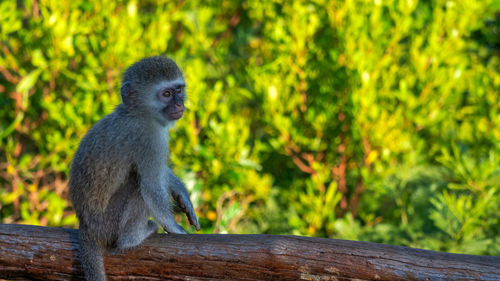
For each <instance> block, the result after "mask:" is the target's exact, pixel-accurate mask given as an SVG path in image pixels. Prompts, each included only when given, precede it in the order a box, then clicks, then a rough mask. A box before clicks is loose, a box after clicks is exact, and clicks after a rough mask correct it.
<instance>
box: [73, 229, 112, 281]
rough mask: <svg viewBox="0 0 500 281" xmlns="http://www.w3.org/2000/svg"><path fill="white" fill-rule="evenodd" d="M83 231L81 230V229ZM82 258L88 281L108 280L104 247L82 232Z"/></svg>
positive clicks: (80, 237)
mask: <svg viewBox="0 0 500 281" xmlns="http://www.w3.org/2000/svg"><path fill="white" fill-rule="evenodd" d="M80 231H81V230H80ZM79 240H80V259H81V261H82V268H83V272H84V273H85V278H86V279H87V281H106V271H105V270H104V257H103V249H102V248H101V247H100V246H99V244H98V243H97V242H96V241H94V240H93V239H88V238H87V237H85V235H82V233H81V232H80V235H79Z"/></svg>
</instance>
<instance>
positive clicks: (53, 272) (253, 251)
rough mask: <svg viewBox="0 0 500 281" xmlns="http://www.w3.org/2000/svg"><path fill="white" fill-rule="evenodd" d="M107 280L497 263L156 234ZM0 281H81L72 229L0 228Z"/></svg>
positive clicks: (329, 242) (406, 251)
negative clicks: (6, 280) (13, 280)
mask: <svg viewBox="0 0 500 281" xmlns="http://www.w3.org/2000/svg"><path fill="white" fill-rule="evenodd" d="M105 263H106V271H107V274H108V278H109V279H110V280H123V279H141V280H220V279H229V280H353V279H356V280H500V257H488V256H472V255H460V254H449V253H441V252H434V251H427V250H420V249H413V248H408V247H400V246H391V245H384V244H376V243H368V242H357V241H346V240H336V239H326V238H312V237H299V236H283V235H215V234H212V235H206V234H205V235H201V234H199V235H198V234H192V235H171V234H169V235H166V234H163V235H160V234H155V235H153V236H152V237H151V238H149V239H147V240H146V241H145V242H144V244H143V245H142V246H140V247H138V248H136V249H133V250H130V251H127V252H126V253H121V254H116V255H107V256H106V257H105ZM0 278H6V279H11V280H12V279H22V280H25V279H31V280H83V274H82V271H81V265H80V258H79V256H78V231H77V230H74V229H65V228H51V227H41V226H29V225H12V224H0Z"/></svg>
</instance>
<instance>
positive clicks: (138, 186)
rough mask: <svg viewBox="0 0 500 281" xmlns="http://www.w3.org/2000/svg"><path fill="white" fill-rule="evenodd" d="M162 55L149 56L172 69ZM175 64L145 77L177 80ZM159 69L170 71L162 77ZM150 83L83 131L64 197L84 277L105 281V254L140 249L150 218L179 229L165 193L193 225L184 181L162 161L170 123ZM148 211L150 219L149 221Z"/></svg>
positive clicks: (129, 93) (172, 229) (153, 225)
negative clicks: (76, 226) (73, 219)
mask: <svg viewBox="0 0 500 281" xmlns="http://www.w3.org/2000/svg"><path fill="white" fill-rule="evenodd" d="M147 60H148V59H145V60H143V61H140V62H138V63H136V64H134V65H138V64H140V67H135V68H136V69H138V71H141V70H142V71H144V69H148V68H147V67H146V66H145V65H144V63H145V62H144V61H146V62H147ZM161 60H162V57H154V61H155V62H156V64H155V66H156V67H167V66H168V67H173V66H172V64H171V62H173V61H172V60H170V59H167V58H163V60H165V61H164V63H163V64H162V63H161ZM141 63H142V64H141ZM134 65H133V66H131V67H130V68H129V69H128V70H127V72H126V73H127V74H128V75H129V77H141V74H140V73H138V74H134V73H133V71H131V70H130V69H134ZM174 66H175V69H174V70H172V69H166V70H165V69H159V70H158V71H157V73H158V75H160V77H152V76H151V75H153V73H154V72H153V71H152V70H151V69H149V70H148V72H147V78H148V79H149V80H148V81H149V82H150V81H156V83H158V82H159V81H170V80H173V78H182V76H181V75H182V74H181V73H180V71H179V70H178V68H177V66H176V65H175V63H174ZM165 73H167V74H172V73H174V74H176V75H174V76H169V77H165V76H161V75H164V74H165ZM135 82H136V83H139V82H140V81H135ZM152 86H153V85H149V86H147V85H146V84H143V85H142V86H141V87H134V85H130V86H127V87H125V88H126V91H127V92H124V93H123V92H122V96H123V97H124V100H123V104H120V105H119V106H118V107H117V108H116V109H115V111H114V112H113V113H111V114H109V115H107V116H105V117H104V118H102V119H101V120H100V121H99V122H97V123H96V124H95V125H94V126H93V127H92V128H91V129H90V130H89V132H88V133H87V135H86V136H85V137H84V138H83V139H82V141H81V143H80V146H79V147H78V150H77V152H76V154H75V156H74V159H73V164H72V167H71V171H70V180H69V194H70V199H71V201H72V202H73V206H74V208H75V210H76V214H77V216H78V219H79V221H80V234H79V238H80V255H81V259H82V266H83V270H84V273H85V276H86V278H87V280H99V281H101V280H106V274H105V270H104V263H103V253H105V252H106V251H111V252H112V253H114V252H118V251H123V250H126V249H128V248H131V247H135V246H138V245H139V244H141V243H142V242H143V240H144V239H146V238H147V237H148V236H149V235H151V234H152V233H154V232H156V231H157V229H158V224H157V223H156V222H158V223H159V224H160V225H161V226H162V227H163V228H164V229H165V231H167V232H169V233H185V231H184V229H183V228H182V227H181V226H180V225H178V224H177V223H176V222H175V220H174V216H173V214H172V210H171V209H172V208H171V207H172V206H171V205H172V202H171V201H172V200H171V198H174V200H175V203H177V204H178V205H179V206H180V207H181V209H182V210H183V211H184V212H185V213H186V214H187V216H188V219H189V221H190V222H191V224H192V225H194V226H195V227H196V229H197V230H199V224H198V221H197V218H196V215H195V213H194V210H193V206H192V204H191V201H190V200H189V194H188V192H187V190H186V188H185V186H184V184H183V183H182V181H181V180H180V179H179V178H178V177H177V176H175V175H174V174H173V172H172V170H170V168H169V167H167V166H166V162H167V157H168V128H169V127H170V126H171V125H172V124H173V123H174V122H175V120H168V119H166V118H164V117H162V116H164V115H162V113H160V111H159V109H160V105H156V104H155V103H158V101H157V97H156V94H155V93H153V92H152V90H151V89H153V87H152ZM122 91H123V87H122ZM129 97H130V98H132V99H133V102H131V100H128V98H129ZM184 97H185V95H184V94H182V100H181V102H182V103H183V100H184ZM173 100H174V99H173ZM175 101H176V102H177V103H178V102H179V98H176V99H175ZM147 102H149V104H148V105H146V103H147ZM163 105H164V104H163ZM163 105H161V106H163ZM162 118H163V119H162ZM150 216H152V217H153V218H154V219H155V221H156V222H154V221H151V220H148V218H149V217H150Z"/></svg>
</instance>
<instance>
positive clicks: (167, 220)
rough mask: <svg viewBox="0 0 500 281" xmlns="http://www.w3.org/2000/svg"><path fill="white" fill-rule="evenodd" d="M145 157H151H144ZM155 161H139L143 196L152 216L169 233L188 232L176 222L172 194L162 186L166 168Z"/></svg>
mask: <svg viewBox="0 0 500 281" xmlns="http://www.w3.org/2000/svg"><path fill="white" fill-rule="evenodd" d="M144 159H151V158H148V157H144ZM155 164H156V163H155V161H151V162H147V161H144V160H142V161H138V163H137V171H138V173H139V178H140V183H139V188H140V190H141V195H142V198H143V199H144V202H145V203H146V206H147V208H148V210H149V213H150V214H151V216H152V217H153V218H154V219H155V220H156V221H157V222H158V223H160V225H161V226H162V227H163V229H165V231H167V232H168V233H180V234H182V233H186V231H184V229H183V228H182V227H181V226H180V225H178V224H177V223H176V222H175V219H174V215H173V213H172V210H171V209H170V200H171V199H170V194H169V193H168V191H167V189H165V188H164V187H163V186H162V183H163V179H164V178H165V174H164V173H165V170H164V169H161V168H159V167H161V165H155Z"/></svg>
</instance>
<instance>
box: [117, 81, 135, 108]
mask: <svg viewBox="0 0 500 281" xmlns="http://www.w3.org/2000/svg"><path fill="white" fill-rule="evenodd" d="M120 94H121V96H122V102H123V104H124V105H126V106H130V105H131V104H132V97H131V95H132V85H131V84H130V82H129V81H125V82H123V84H122V86H121V88H120Z"/></svg>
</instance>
